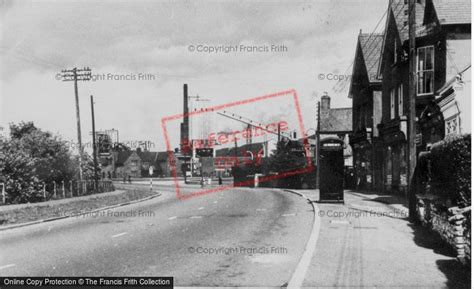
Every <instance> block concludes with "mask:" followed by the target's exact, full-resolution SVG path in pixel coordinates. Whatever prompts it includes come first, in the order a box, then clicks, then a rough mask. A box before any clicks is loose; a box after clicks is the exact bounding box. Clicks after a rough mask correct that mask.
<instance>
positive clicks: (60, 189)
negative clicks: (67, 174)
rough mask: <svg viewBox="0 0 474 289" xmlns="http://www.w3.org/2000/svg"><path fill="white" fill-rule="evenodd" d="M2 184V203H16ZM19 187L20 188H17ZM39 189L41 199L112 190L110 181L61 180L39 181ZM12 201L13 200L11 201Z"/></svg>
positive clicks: (46, 199)
mask: <svg viewBox="0 0 474 289" xmlns="http://www.w3.org/2000/svg"><path fill="white" fill-rule="evenodd" d="M0 186H2V204H3V205H5V204H8V203H16V202H15V201H14V196H12V195H11V194H10V195H9V194H8V190H7V188H6V184H5V183H0ZM19 189H21V188H19ZM40 190H41V193H42V197H41V199H42V201H49V200H58V199H66V198H72V197H78V196H84V195H90V194H94V193H103V192H111V191H113V190H114V186H113V183H112V181H103V180H100V181H97V182H95V181H94V180H85V181H61V182H52V183H45V182H43V183H41V185H40ZM12 201H13V202H12Z"/></svg>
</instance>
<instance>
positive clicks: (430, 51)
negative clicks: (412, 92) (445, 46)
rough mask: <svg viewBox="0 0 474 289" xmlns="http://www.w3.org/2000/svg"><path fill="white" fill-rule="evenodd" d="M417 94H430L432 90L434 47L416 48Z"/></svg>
mask: <svg viewBox="0 0 474 289" xmlns="http://www.w3.org/2000/svg"><path fill="white" fill-rule="evenodd" d="M416 71H417V77H418V81H417V94H418V95H420V94H430V93H433V90H434V87H433V85H434V47H433V46H426V47H420V48H418V53H417V65H416Z"/></svg>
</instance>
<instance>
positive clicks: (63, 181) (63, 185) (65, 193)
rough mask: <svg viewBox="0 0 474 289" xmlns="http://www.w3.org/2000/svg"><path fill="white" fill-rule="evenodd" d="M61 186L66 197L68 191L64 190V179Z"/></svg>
mask: <svg viewBox="0 0 474 289" xmlns="http://www.w3.org/2000/svg"><path fill="white" fill-rule="evenodd" d="M61 187H62V189H63V199H65V198H66V191H65V190H64V180H62V181H61Z"/></svg>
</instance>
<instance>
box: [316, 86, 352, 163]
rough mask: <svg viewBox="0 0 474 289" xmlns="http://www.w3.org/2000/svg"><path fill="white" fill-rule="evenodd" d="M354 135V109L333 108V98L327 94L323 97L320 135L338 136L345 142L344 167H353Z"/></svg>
mask: <svg viewBox="0 0 474 289" xmlns="http://www.w3.org/2000/svg"><path fill="white" fill-rule="evenodd" d="M351 133H352V107H344V108H331V97H330V96H329V95H327V94H325V95H323V96H322V97H321V107H320V120H319V134H320V135H321V138H322V137H324V136H336V137H339V138H340V139H342V140H344V165H345V166H353V159H352V148H351V146H350V145H349V135H350V134H351Z"/></svg>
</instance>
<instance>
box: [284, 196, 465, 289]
mask: <svg viewBox="0 0 474 289" xmlns="http://www.w3.org/2000/svg"><path fill="white" fill-rule="evenodd" d="M292 191H296V192H298V193H302V194H304V195H305V196H306V197H308V198H309V199H310V200H311V201H312V202H314V204H315V208H316V214H317V216H316V217H317V218H319V221H320V228H319V235H318V240H317V242H316V249H315V251H314V254H313V256H312V259H311V262H310V265H309V267H308V269H307V272H306V275H305V279H304V281H303V284H302V286H303V287H349V286H350V287H369V286H370V287H417V288H420V287H425V288H428V287H429V288H470V272H468V271H467V269H466V268H465V267H463V266H462V265H461V264H459V263H458V261H456V259H455V254H454V252H452V251H451V249H450V248H448V247H447V246H445V245H444V244H443V243H442V241H441V240H440V239H439V237H437V236H436V235H434V234H433V233H431V232H429V231H428V230H427V229H425V228H424V227H421V226H416V225H413V224H411V223H409V222H408V206H407V205H406V202H405V200H404V198H403V197H397V196H392V195H382V194H374V193H361V192H354V191H345V192H344V198H345V203H344V204H329V203H319V202H318V201H319V191H317V190H292Z"/></svg>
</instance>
